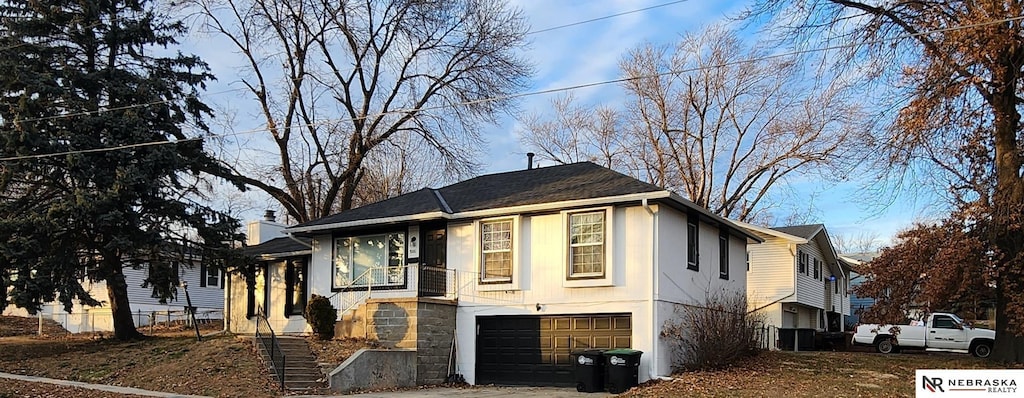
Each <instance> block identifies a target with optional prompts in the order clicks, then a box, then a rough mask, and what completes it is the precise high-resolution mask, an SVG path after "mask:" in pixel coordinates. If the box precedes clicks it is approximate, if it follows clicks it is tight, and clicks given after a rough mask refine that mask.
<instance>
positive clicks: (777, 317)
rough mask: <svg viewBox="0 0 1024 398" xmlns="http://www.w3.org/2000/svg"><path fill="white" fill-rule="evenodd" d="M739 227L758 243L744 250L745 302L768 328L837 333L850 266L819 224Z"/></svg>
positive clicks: (846, 308) (846, 312) (846, 302)
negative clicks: (747, 264)
mask: <svg viewBox="0 0 1024 398" xmlns="http://www.w3.org/2000/svg"><path fill="white" fill-rule="evenodd" d="M737 224H739V225H742V226H743V227H745V228H746V229H747V230H749V231H750V232H751V233H753V234H755V235H757V236H759V237H760V238H761V239H763V240H764V243H763V244H759V245H750V246H748V248H747V250H748V252H749V254H750V270H749V271H748V272H747V299H748V302H749V305H750V308H751V310H756V311H759V312H760V313H762V314H764V316H765V323H766V324H767V325H768V326H769V327H774V328H781V329H815V330H818V331H821V332H842V331H844V330H845V321H844V318H845V317H848V316H850V295H849V282H850V266H849V264H847V263H846V262H844V261H843V260H842V259H841V258H839V256H838V255H837V254H836V251H835V248H834V247H833V246H832V242H831V241H830V240H829V235H828V231H826V229H825V226H824V225H822V224H812V225H796V226H788V227H775V228H766V227H760V226H756V225H751V224H747V223H740V222H737Z"/></svg>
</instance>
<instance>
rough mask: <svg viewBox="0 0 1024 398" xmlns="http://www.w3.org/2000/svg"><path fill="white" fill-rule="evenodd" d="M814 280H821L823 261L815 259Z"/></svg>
mask: <svg viewBox="0 0 1024 398" xmlns="http://www.w3.org/2000/svg"><path fill="white" fill-rule="evenodd" d="M814 279H818V280H821V261H818V259H817V258H815V259H814Z"/></svg>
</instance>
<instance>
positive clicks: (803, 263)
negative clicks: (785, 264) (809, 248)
mask: <svg viewBox="0 0 1024 398" xmlns="http://www.w3.org/2000/svg"><path fill="white" fill-rule="evenodd" d="M798 253H799V255H800V256H799V257H800V260H799V261H798V263H799V271H800V273H801V274H806V273H807V258H808V256H807V253H804V252H803V250H801V251H799V252H798Z"/></svg>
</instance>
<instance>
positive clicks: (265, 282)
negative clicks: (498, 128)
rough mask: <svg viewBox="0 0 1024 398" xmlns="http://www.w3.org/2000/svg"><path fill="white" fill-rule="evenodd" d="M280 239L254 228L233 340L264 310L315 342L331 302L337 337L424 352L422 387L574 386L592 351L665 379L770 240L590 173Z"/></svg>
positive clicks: (278, 326)
mask: <svg viewBox="0 0 1024 398" xmlns="http://www.w3.org/2000/svg"><path fill="white" fill-rule="evenodd" d="M282 227H284V226H283V225H279V224H275V223H273V222H272V221H270V220H266V221H264V222H262V223H261V224H259V225H255V226H253V228H254V229H256V230H259V231H260V238H259V239H256V240H254V241H252V242H251V243H259V244H258V245H256V246H254V247H251V248H250V250H251V252H250V253H251V254H254V255H257V256H258V257H259V258H260V259H262V260H263V261H262V263H261V268H260V269H261V271H260V272H261V274H259V276H258V277H257V280H256V284H255V286H253V287H251V288H250V287H247V286H246V285H245V284H244V283H242V282H241V281H240V278H238V279H236V278H232V282H231V283H230V287H229V289H228V291H229V292H230V294H229V297H228V299H229V300H230V303H231V304H230V305H229V307H230V312H231V315H230V316H229V319H230V320H231V329H232V330H234V331H236V332H248V333H251V332H252V328H253V327H254V325H255V317H251V316H249V315H253V312H254V310H258V308H260V307H262V308H265V309H266V312H267V314H268V322H269V324H270V325H271V326H272V327H273V329H274V331H275V332H276V333H279V334H282V333H283V334H291V333H298V334H303V333H308V332H309V327H308V326H307V325H306V324H305V321H304V320H303V318H302V316H301V315H299V314H300V312H301V310H300V308H301V305H302V303H303V302H304V301H303V300H306V299H308V297H310V295H312V294H318V295H322V296H327V297H329V298H330V300H331V302H332V304H333V305H334V306H335V308H337V309H338V312H339V314H338V317H339V319H341V321H340V322H339V324H338V326H337V328H336V331H337V333H338V335H339V336H354V337H362V336H366V337H370V338H372V339H376V340H378V341H380V342H381V343H382V344H383V345H385V346H387V347H389V348H401V349H406V350H414V351H415V360H414V361H410V366H414V367H415V370H414V372H413V374H415V378H416V382H417V384H436V383H441V382H443V381H444V379H445V377H446V376H447V375H448V373H458V374H461V375H463V376H464V377H465V380H466V381H467V382H469V383H470V384H503V385H508V384H518V385H538V386H573V385H575V379H574V377H573V373H572V372H573V364H572V362H571V356H570V354H571V352H573V351H575V350H580V349H585V348H632V349H637V350H641V351H643V352H644V353H643V355H642V357H641V358H640V364H639V378H640V380H641V381H644V380H648V379H651V378H655V377H658V376H667V375H669V374H671V372H672V370H673V368H672V365H673V364H672V355H671V353H672V348H673V346H672V343H671V342H670V341H667V340H666V339H665V338H664V337H662V336H661V331H662V328H663V327H664V326H665V325H666V324H667V323H669V322H674V321H677V320H678V317H679V316H680V311H679V310H680V308H682V307H683V306H685V305H690V304H701V303H702V301H701V300H703V299H704V298H705V297H706V294H707V292H708V290H715V291H724V292H733V293H736V294H744V292H746V286H747V285H746V277H747V273H746V252H747V248H748V243H753V242H758V241H759V240H760V239H759V238H758V237H757V236H755V235H754V234H751V233H750V232H747V230H746V229H744V228H741V227H738V226H736V225H735V224H734V223H732V222H730V221H729V220H726V219H724V218H721V217H719V216H716V215H714V214H711V213H710V212H709V211H708V210H707V209H704V208H702V207H700V206H697V205H695V204H694V203H693V202H690V201H689V200H686V199H684V198H682V197H680V196H679V195H677V194H674V193H672V192H669V191H666V190H664V189H662V188H659V187H657V186H655V185H651V184H647V183H644V182H641V181H639V180H637V179H635V178H632V177H629V176H626V175H623V174H620V173H618V172H615V171H613V170H610V169H607V168H604V167H601V166H598V165H595V164H593V163H575V164H569V165H559V166H552V167H543V168H528V169H526V170H519V171H512V172H506V173H497V174H489V175H483V176H479V177H476V178H472V179H469V180H466V181H462V182H459V183H455V184H452V185H449V186H445V187H441V188H437V189H431V188H424V189H421V190H418V191H414V192H410V193H407V194H405V195H401V196H398V197H394V198H391V199H387V200H383V201H380V202H377V203H372V204H368V205H365V206H362V207H359V208H356V209H351V210H347V211H343V212H341V213H338V214H334V215H331V216H328V217H325V218H323V219H319V220H313V221H310V222H307V223H304V224H299V225H294V226H289V227H284V228H283V232H284V233H286V234H289V235H290V237H284V238H276V239H269V240H267V239H268V238H274V237H276V236H277V235H276V234H273V233H269V234H268V233H265V232H267V231H270V230H272V229H274V228H279V229H280V228H282ZM292 237H294V238H295V239H292ZM250 238H252V236H250ZM256 312H258V311H256ZM453 344H454V347H453ZM449 361H450V362H449ZM332 388H334V387H333V386H332Z"/></svg>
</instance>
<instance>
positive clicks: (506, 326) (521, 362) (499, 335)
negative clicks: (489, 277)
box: [476, 314, 633, 387]
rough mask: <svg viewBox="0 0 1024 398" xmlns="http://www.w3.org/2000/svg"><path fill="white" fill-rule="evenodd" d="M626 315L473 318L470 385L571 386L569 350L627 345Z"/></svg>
mask: <svg viewBox="0 0 1024 398" xmlns="http://www.w3.org/2000/svg"><path fill="white" fill-rule="evenodd" d="M632 329H633V328H632V322H631V318H630V315H629V314H600V315H593V314H588V315H562V316H494V317H478V318H477V337H476V383H477V384H500V385H527V386H566V387H572V386H575V385H576V383H574V382H573V375H572V362H571V361H570V355H569V354H570V353H571V352H573V351H577V350H584V349H587V348H603V349H611V348H631V347H632V341H631V336H632V333H633V331H632Z"/></svg>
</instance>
